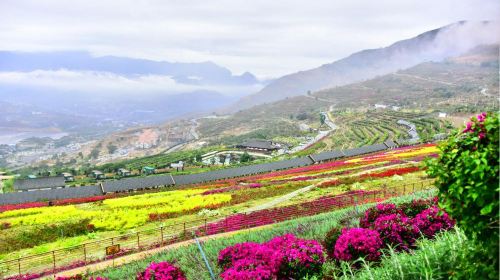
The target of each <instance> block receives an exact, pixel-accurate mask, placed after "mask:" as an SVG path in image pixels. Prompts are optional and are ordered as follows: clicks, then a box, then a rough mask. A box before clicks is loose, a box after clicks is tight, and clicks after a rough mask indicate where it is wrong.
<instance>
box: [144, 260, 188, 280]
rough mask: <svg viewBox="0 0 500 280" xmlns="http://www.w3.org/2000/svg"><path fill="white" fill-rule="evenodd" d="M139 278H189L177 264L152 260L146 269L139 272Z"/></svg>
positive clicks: (171, 279) (158, 279) (184, 279)
mask: <svg viewBox="0 0 500 280" xmlns="http://www.w3.org/2000/svg"><path fill="white" fill-rule="evenodd" d="M137 280H187V278H186V277H185V276H184V273H183V272H182V271H181V270H180V268H178V267H177V266H175V265H173V264H171V263H169V262H159V263H155V262H152V263H151V264H150V265H149V266H148V267H147V268H146V270H144V271H143V272H141V273H138V274H137Z"/></svg>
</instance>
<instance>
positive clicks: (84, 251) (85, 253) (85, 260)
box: [83, 243, 87, 263]
mask: <svg viewBox="0 0 500 280" xmlns="http://www.w3.org/2000/svg"><path fill="white" fill-rule="evenodd" d="M83 261H84V262H85V263H87V248H86V246H85V243H83Z"/></svg>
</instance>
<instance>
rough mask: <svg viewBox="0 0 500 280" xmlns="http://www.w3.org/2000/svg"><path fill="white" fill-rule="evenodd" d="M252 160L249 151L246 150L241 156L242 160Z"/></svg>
mask: <svg viewBox="0 0 500 280" xmlns="http://www.w3.org/2000/svg"><path fill="white" fill-rule="evenodd" d="M251 160H252V156H250V155H249V154H248V153H247V152H244V153H243V154H242V155H241V157H240V162H249V161H251Z"/></svg>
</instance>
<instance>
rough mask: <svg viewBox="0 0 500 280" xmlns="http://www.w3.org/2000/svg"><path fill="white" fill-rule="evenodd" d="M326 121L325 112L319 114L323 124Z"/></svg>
mask: <svg viewBox="0 0 500 280" xmlns="http://www.w3.org/2000/svg"><path fill="white" fill-rule="evenodd" d="M325 121H326V117H325V114H320V115H319V122H320V123H321V125H324V124H325Z"/></svg>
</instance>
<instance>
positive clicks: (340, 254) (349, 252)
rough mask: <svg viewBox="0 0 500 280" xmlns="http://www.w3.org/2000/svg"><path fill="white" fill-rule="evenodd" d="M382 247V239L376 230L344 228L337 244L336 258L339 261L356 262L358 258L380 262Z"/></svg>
mask: <svg viewBox="0 0 500 280" xmlns="http://www.w3.org/2000/svg"><path fill="white" fill-rule="evenodd" d="M382 245H383V243H382V239H380V234H379V233H378V232H377V231H376V230H371V229H366V228H351V229H346V228H344V229H343V230H342V234H341V235H340V236H339V238H338V239H337V242H336V243H335V250H334V257H335V259H337V260H339V261H355V260H357V259H358V258H365V260H367V261H378V260H379V259H380V255H381V253H380V249H381V248H382Z"/></svg>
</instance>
